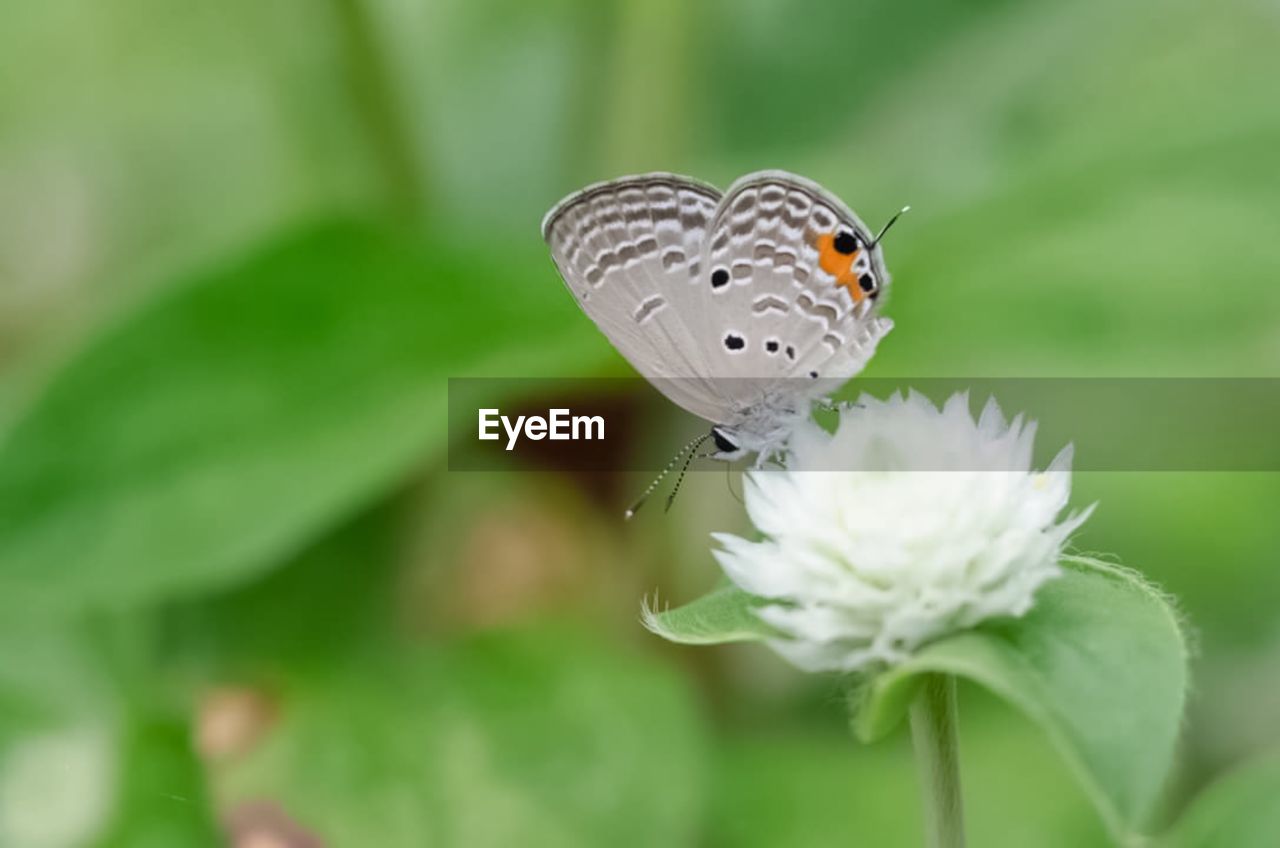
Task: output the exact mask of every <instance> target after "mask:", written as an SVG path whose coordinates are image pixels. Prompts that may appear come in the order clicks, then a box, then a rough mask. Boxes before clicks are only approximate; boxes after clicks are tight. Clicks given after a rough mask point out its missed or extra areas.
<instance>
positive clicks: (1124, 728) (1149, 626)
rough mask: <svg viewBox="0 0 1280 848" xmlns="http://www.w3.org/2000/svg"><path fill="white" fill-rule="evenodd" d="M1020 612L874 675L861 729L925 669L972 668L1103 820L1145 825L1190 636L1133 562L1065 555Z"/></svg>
mask: <svg viewBox="0 0 1280 848" xmlns="http://www.w3.org/2000/svg"><path fill="white" fill-rule="evenodd" d="M1063 565H1064V566H1065V568H1066V573H1065V574H1064V575H1063V576H1062V577H1061V578H1059V579H1057V580H1054V581H1053V582H1051V583H1049V584H1047V585H1045V586H1044V587H1043V588H1042V589H1041V590H1040V591H1039V593H1038V595H1037V599H1036V605H1035V607H1034V608H1033V609H1032V610H1031V612H1030V613H1028V614H1027V615H1026V616H1024V617H1023V618H1020V619H1015V620H1010V621H1002V622H999V623H994V624H989V625H986V626H983V627H981V628H979V629H977V630H973V631H969V632H966V633H961V634H959V635H956V636H952V637H949V638H945V639H942V640H940V641H938V642H935V643H933V644H931V645H929V646H927V647H926V648H924V649H923V650H921V651H920V652H919V653H917V654H916V655H915V656H914V657H912V658H911V659H909V660H907V661H906V662H904V663H902V664H901V665H898V666H895V667H894V668H892V669H889V670H888V671H886V672H884V673H882V674H880V675H879V676H877V677H875V678H873V679H871V680H870V681H868V682H867V684H866V685H865V686H863V687H862V688H861V689H860V690H859V697H858V699H857V700H856V702H855V703H854V704H853V707H854V715H853V726H854V729H855V732H856V733H857V735H858V736H859V737H860V738H862V739H864V740H871V739H876V738H879V737H881V736H883V735H885V734H886V733H888V732H889V731H890V730H891V729H893V727H895V726H896V725H897V724H898V723H899V722H900V721H901V719H902V716H903V715H904V714H905V711H906V709H907V706H908V705H909V703H910V701H911V699H912V697H913V696H914V694H915V692H916V691H917V689H918V687H919V683H920V678H921V676H922V675H924V674H927V673H930V672H938V673H942V674H953V675H956V676H959V677H963V678H967V679H969V680H972V681H974V682H975V683H978V684H979V685H981V686H983V687H985V688H987V689H989V690H991V691H992V692H994V693H995V694H997V695H999V696H1000V697H1001V698H1004V699H1005V700H1007V701H1009V702H1010V703H1011V704H1013V705H1014V706H1015V707H1017V708H1018V709H1020V710H1022V711H1023V712H1024V713H1026V714H1027V715H1028V716H1029V717H1030V718H1031V719H1032V720H1034V721H1035V722H1036V723H1038V724H1039V725H1040V726H1041V727H1042V728H1043V730H1044V731H1045V732H1046V733H1047V734H1048V735H1049V737H1050V739H1051V740H1052V741H1053V743H1054V745H1055V746H1056V747H1057V748H1058V751H1059V753H1060V754H1061V755H1062V756H1063V757H1064V758H1065V759H1066V760H1067V762H1068V763H1069V764H1070V765H1071V767H1072V768H1073V769H1074V770H1075V772H1076V774H1077V776H1078V777H1079V778H1080V780H1081V782H1082V783H1083V785H1084V787H1085V790H1086V791H1087V792H1088V793H1089V795H1090V797H1091V798H1092V799H1093V801H1094V803H1095V804H1096V805H1097V808H1098V810H1099V813H1100V814H1101V815H1102V817H1103V819H1104V820H1105V821H1106V822H1107V825H1108V827H1109V828H1110V829H1111V830H1112V831H1113V832H1114V833H1115V834H1116V835H1117V836H1118V837H1124V836H1125V835H1127V834H1130V833H1132V832H1134V831H1135V830H1136V829H1137V828H1138V827H1140V826H1141V824H1142V822H1143V819H1144V817H1145V815H1146V814H1147V813H1148V811H1149V810H1150V808H1151V805H1152V804H1153V803H1154V801H1155V799H1156V797H1157V795H1158V793H1159V791H1160V789H1161V787H1162V786H1163V784H1164V781H1165V778H1166V776H1167V773H1168V771H1169V768H1170V766H1171V764H1172V760H1173V751H1174V745H1175V743H1176V742H1177V737H1178V730H1179V727H1180V723H1181V720H1182V712H1183V706H1184V702H1185V697H1186V689H1187V669H1186V662H1187V656H1186V646H1185V644H1184V641H1183V636H1182V632H1181V629H1180V627H1179V623H1178V619H1177V616H1176V615H1175V613H1174V611H1173V610H1172V609H1171V608H1170V607H1169V605H1168V603H1167V601H1166V599H1165V598H1164V597H1163V596H1162V595H1161V594H1160V593H1159V592H1157V591H1156V590H1154V589H1153V588H1151V587H1150V586H1149V585H1148V584H1146V583H1145V582H1144V581H1143V580H1142V579H1141V578H1140V577H1138V576H1137V575H1136V574H1135V573H1133V572H1130V571H1126V570H1123V569H1120V568H1117V567H1114V566H1110V565H1107V564H1105V563H1102V562H1099V561H1097V560H1091V559H1085V558H1080V557H1068V558H1065V559H1064V561H1063Z"/></svg>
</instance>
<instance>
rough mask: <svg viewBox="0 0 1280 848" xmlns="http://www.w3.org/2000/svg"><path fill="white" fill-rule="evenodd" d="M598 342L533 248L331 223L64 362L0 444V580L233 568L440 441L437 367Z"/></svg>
mask: <svg viewBox="0 0 1280 848" xmlns="http://www.w3.org/2000/svg"><path fill="white" fill-rule="evenodd" d="M606 350H607V346H606V345H605V344H604V343H603V342H602V341H601V340H600V339H599V338H598V336H597V335H596V333H595V330H594V328H592V327H591V326H590V322H588V321H585V320H583V319H582V318H581V316H580V315H578V314H577V310H576V309H575V307H574V306H573V303H572V300H571V298H569V297H568V296H566V295H565V292H564V291H563V287H562V285H561V284H560V283H559V281H558V280H557V279H556V276H555V272H554V270H553V269H552V268H551V265H550V263H549V262H547V261H546V259H545V258H543V257H541V256H539V257H538V258H537V259H535V258H534V257H533V255H522V254H519V253H512V252H511V251H505V252H504V253H503V254H502V255H501V256H499V255H496V254H494V255H492V256H490V257H485V256H483V255H480V256H477V255H472V254H468V253H464V252H459V251H457V250H456V249H446V248H444V247H441V246H438V245H435V246H433V245H427V244H421V243H418V242H416V241H412V240H409V239H407V238H405V237H401V236H398V235H396V234H394V233H392V232H385V231H380V230H376V229H373V228H370V227H364V226H357V225H346V224H333V225H328V226H323V227H319V228H315V229H311V230H308V231H306V232H303V233H300V234H296V235H294V236H291V237H288V238H285V239H283V240H280V241H278V242H276V243H274V244H271V245H268V246H267V247H265V248H264V249H262V250H261V251H260V252H258V253H256V254H254V255H253V256H251V257H249V258H248V259H246V260H245V261H243V262H239V263H236V264H232V265H228V266H225V267H222V268H220V269H218V270H216V271H213V272H210V273H207V274H203V275H201V276H200V277H199V278H197V279H195V280H192V281H190V282H189V283H188V284H186V285H183V286H181V287H179V288H177V289H176V290H174V291H172V292H171V293H169V294H168V295H166V296H165V297H163V298H162V299H160V300H158V301H156V302H154V303H151V304H150V305H148V306H146V307H145V308H144V309H142V310H141V311H139V312H138V313H136V314H134V315H132V316H129V317H127V318H126V319H125V320H123V321H122V322H120V323H119V324H118V325H116V326H115V327H113V328H111V329H109V330H107V331H106V332H104V333H103V334H102V335H101V336H99V337H98V338H97V339H95V340H94V341H93V342H91V343H90V344H88V345H87V346H86V347H85V348H84V349H83V350H82V351H81V352H80V353H79V355H78V356H76V357H75V358H74V359H73V360H72V361H71V362H70V363H69V364H68V365H67V366H66V367H65V369H63V370H62V371H61V372H60V373H59V374H58V375H57V376H56V377H55V378H54V379H53V381H52V383H51V384H50V385H49V386H48V388H47V390H46V391H45V392H44V394H43V395H42V396H41V397H39V398H38V399H37V401H36V402H35V403H34V404H33V406H32V407H31V408H30V410H29V411H28V412H27V414H26V415H25V417H23V418H21V419H20V420H19V421H18V422H17V423H16V425H15V426H14V428H13V429H12V431H11V432H10V433H9V436H8V438H7V439H6V440H5V441H4V443H3V444H2V445H0V598H3V599H4V601H5V602H12V603H15V604H16V603H24V602H27V603H30V602H34V601H41V602H45V601H54V602H57V603H60V604H69V605H76V604H93V605H111V604H122V603H130V602H138V601H146V600H151V599H155V598H159V597H165V596H170V595H175V594H190V593H193V592H195V591H198V590H201V589H206V588H208V587H211V586H217V585H224V584H227V583H231V582H233V581H237V580H242V579H244V578H245V577H246V576H247V575H249V574H251V573H253V572H254V571H257V570H260V569H262V568H264V567H266V566H268V565H269V564H271V563H273V562H274V561H276V560H278V559H280V558H281V557H282V556H285V555H287V554H289V553H291V552H293V551H294V550H295V549H297V548H298V547H300V546H301V545H302V544H304V543H305V542H306V541H307V540H308V539H309V538H311V537H313V536H314V535H316V534H317V533H318V532H319V531H320V530H322V529H323V528H324V527H325V526H327V525H328V524H330V523H332V522H333V521H334V520H335V519H337V518H339V517H340V516H342V515H344V514H346V513H347V512H349V511H351V510H352V509H354V508H355V507H357V506H358V505H360V504H362V503H364V502H366V501H368V500H370V499H371V498H373V497H374V496H376V495H377V494H378V493H380V492H382V491H384V490H385V489H386V488H387V487H388V486H390V485H392V484H393V483H395V482H396V481H398V480H400V479H402V478H403V477H404V476H405V475H406V474H407V473H408V471H409V469H410V468H412V467H413V466H414V465H417V464H419V463H422V462H423V461H424V460H426V459H428V458H429V457H431V456H433V455H434V454H435V453H436V452H438V451H439V450H440V449H441V448H442V447H443V443H444V438H445V427H444V420H445V414H444V407H445V402H446V397H445V378H446V377H448V376H459V375H467V374H482V373H488V374H492V373H501V371H502V370H503V369H517V370H519V372H520V373H522V374H524V375H532V374H536V373H538V371H539V370H540V369H547V368H553V369H555V371H556V373H558V374H565V373H579V374H580V373H583V372H584V371H585V370H586V369H588V368H590V367H591V363H592V362H598V361H599V360H597V359H595V357H593V356H592V355H591V353H590V352H591V351H595V353H596V354H597V355H601V354H603V353H604V352H605V351H606Z"/></svg>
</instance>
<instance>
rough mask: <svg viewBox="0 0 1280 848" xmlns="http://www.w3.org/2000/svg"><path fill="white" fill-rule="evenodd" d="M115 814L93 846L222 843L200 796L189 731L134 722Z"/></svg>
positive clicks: (195, 847)
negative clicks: (104, 832) (107, 827)
mask: <svg viewBox="0 0 1280 848" xmlns="http://www.w3.org/2000/svg"><path fill="white" fill-rule="evenodd" d="M124 741H125V745H124V761H123V763H122V771H121V774H120V776H119V778H118V779H117V781H116V782H117V790H116V791H117V793H118V794H119V797H118V798H117V801H116V812H115V816H114V818H113V821H112V825H111V826H110V828H109V829H108V832H107V835H106V836H105V837H104V838H103V839H102V840H100V841H99V842H96V843H95V845H97V846H98V848H172V846H177V845H181V846H183V848H200V846H209V848H214V846H218V845H223V844H225V843H224V841H223V840H222V838H221V837H220V834H219V833H218V829H217V827H216V826H215V823H214V821H213V816H212V814H211V811H210V807H209V800H208V798H206V797H205V780H204V773H203V771H202V769H201V767H200V763H199V762H198V761H197V760H196V757H195V753H194V752H193V751H192V749H191V728H190V727H189V726H188V725H187V724H186V722H182V721H175V720H164V719H156V720H146V719H143V720H139V721H137V722H135V723H134V724H133V725H132V726H131V727H130V728H129V732H128V734H127V737H126V739H125V740H124Z"/></svg>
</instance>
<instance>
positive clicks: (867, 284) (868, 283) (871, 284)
mask: <svg viewBox="0 0 1280 848" xmlns="http://www.w3.org/2000/svg"><path fill="white" fill-rule="evenodd" d="M858 287H859V288H860V289H862V290H863V291H864V292H866V293H867V294H875V291H876V278H875V277H873V276H871V275H870V274H863V275H862V276H861V277H859V278H858Z"/></svg>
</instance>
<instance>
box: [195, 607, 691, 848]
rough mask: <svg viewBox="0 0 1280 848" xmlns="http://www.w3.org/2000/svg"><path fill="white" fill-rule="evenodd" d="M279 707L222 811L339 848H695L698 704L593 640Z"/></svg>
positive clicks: (469, 650)
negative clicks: (281, 820)
mask: <svg viewBox="0 0 1280 848" xmlns="http://www.w3.org/2000/svg"><path fill="white" fill-rule="evenodd" d="M279 703H280V707H279V719H278V724H277V725H276V726H275V728H274V729H273V730H272V731H271V732H270V734H269V735H268V737H267V738H266V739H265V740H264V742H263V743H262V744H261V746H260V747H259V748H258V749H256V750H254V751H253V752H252V753H251V754H250V755H249V756H248V758H247V759H246V760H243V761H240V762H236V763H233V764H231V765H230V766H229V767H228V768H226V770H224V771H222V772H221V773H218V774H216V775H215V780H216V784H217V786H218V789H219V792H218V794H219V797H222V798H225V799H227V801H228V803H229V804H230V805H231V806H232V809H234V807H235V805H237V804H239V803H241V802H255V803H261V802H266V803H269V804H272V805H275V806H277V807H278V808H279V809H281V810H282V811H283V813H284V814H285V815H287V816H288V817H289V818H291V819H292V820H293V821H294V822H295V823H297V824H298V825H299V826H300V827H302V828H304V829H305V830H307V831H309V832H311V833H314V834H316V836H318V837H319V838H321V839H323V840H324V842H325V844H326V845H331V846H334V848H347V846H351V847H352V848H359V846H367V845H377V846H380V848H400V847H401V846H404V848H409V846H413V848H417V846H421V845H467V846H475V848H484V846H506V845H516V844H518V845H528V846H540V845H547V846H583V848H587V846H597V845H635V846H646V845H652V846H667V845H688V844H692V843H693V842H694V841H695V836H696V831H697V827H698V820H699V813H700V809H701V801H702V790H703V775H702V770H701V764H702V762H703V757H704V755H705V751H704V749H703V744H702V737H701V728H700V727H699V725H698V723H697V721H696V719H695V716H694V712H693V706H692V699H691V698H690V696H689V693H688V692H687V691H686V690H685V688H684V686H683V685H682V684H681V682H680V681H678V680H677V679H675V678H673V677H672V676H671V674H670V673H669V672H667V671H665V670H664V669H662V668H660V667H657V666H654V665H653V664H651V663H649V662H647V661H643V660H639V659H637V658H635V657H633V656H631V655H629V654H627V653H625V652H620V651H618V650H616V649H609V648H607V647H604V646H601V645H600V644H599V640H591V639H584V638H582V634H581V633H580V632H576V631H575V632H569V631H543V630H529V629H526V630H523V631H520V632H511V633H508V634H494V635H489V636H486V637H483V638H479V639H474V640H471V641H469V642H466V643H463V644H461V645H457V646H454V647H453V648H450V649H447V650H436V651H425V650H424V651H420V652H416V653H409V654H406V655H404V656H401V657H399V658H397V659H394V660H389V659H387V658H386V657H385V655H384V658H383V661H381V662H378V661H372V660H371V661H367V662H359V663H352V664H350V665H348V666H345V667H343V668H340V669H336V670H334V672H333V673H331V674H330V675H328V676H327V677H325V678H321V679H313V680H310V681H307V682H305V683H300V684H297V685H295V686H294V687H293V688H292V689H290V690H288V691H285V692H283V693H281V695H280V697H279ZM228 812H230V811H228Z"/></svg>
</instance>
